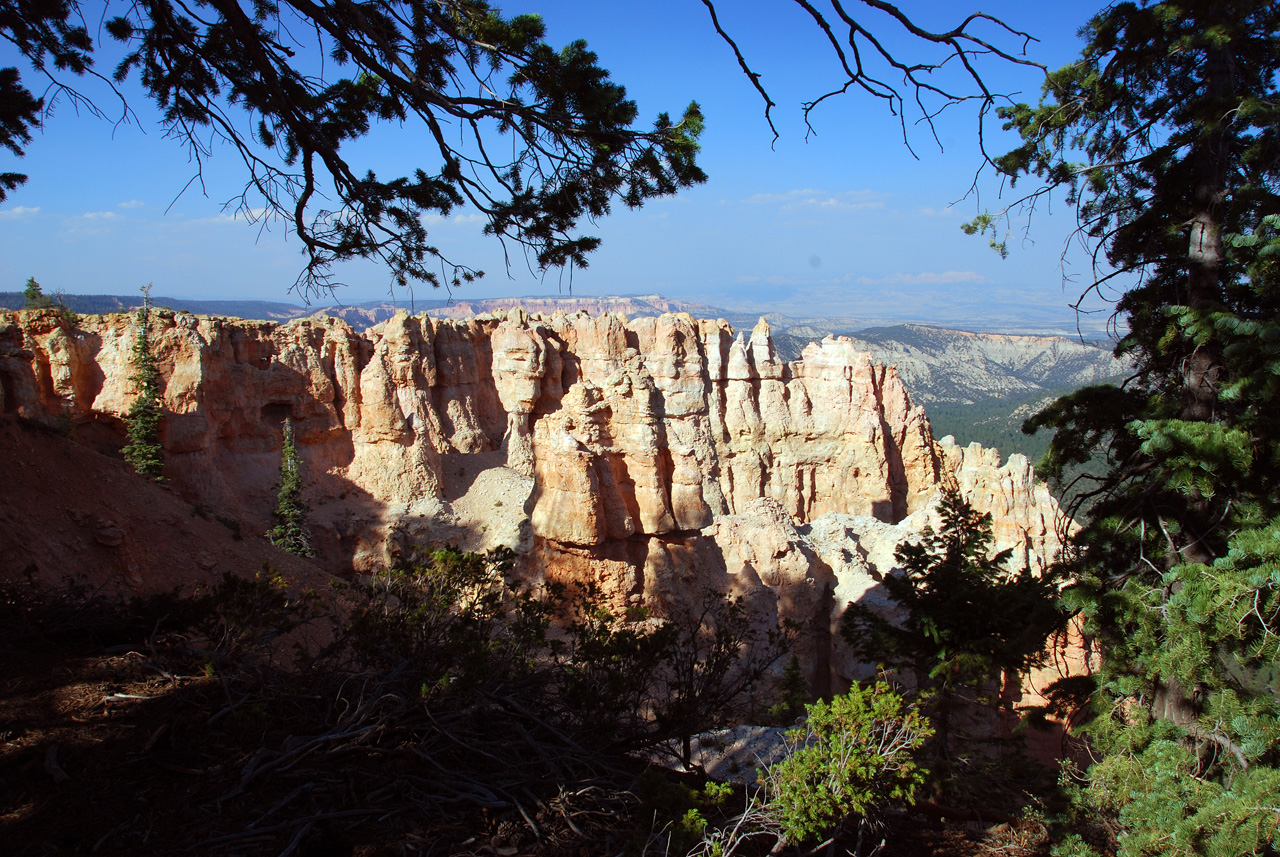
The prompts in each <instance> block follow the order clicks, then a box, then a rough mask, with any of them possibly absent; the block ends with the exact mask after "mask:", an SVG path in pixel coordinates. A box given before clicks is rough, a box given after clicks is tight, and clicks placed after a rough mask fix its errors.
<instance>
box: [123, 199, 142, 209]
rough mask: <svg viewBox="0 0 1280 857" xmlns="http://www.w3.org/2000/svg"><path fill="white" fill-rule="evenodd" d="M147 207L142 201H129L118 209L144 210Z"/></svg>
mask: <svg viewBox="0 0 1280 857" xmlns="http://www.w3.org/2000/svg"><path fill="white" fill-rule="evenodd" d="M145 205H146V203H145V202H143V201H142V200H140V199H129V200H125V201H124V202H122V203H119V204H118V205H116V208H142V207H144V206H145Z"/></svg>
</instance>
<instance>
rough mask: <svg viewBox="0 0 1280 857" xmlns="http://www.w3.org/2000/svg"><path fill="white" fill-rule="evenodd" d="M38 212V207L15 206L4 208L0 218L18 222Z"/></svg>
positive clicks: (0, 212)
mask: <svg viewBox="0 0 1280 857" xmlns="http://www.w3.org/2000/svg"><path fill="white" fill-rule="evenodd" d="M39 210H40V206H38V205H37V206H28V205H15V206H14V207H13V208H6V209H5V210H4V211H0V218H3V219H5V220H18V219H19V218H22V217H30V216H31V215H33V214H35V213H36V212H37V211H39Z"/></svg>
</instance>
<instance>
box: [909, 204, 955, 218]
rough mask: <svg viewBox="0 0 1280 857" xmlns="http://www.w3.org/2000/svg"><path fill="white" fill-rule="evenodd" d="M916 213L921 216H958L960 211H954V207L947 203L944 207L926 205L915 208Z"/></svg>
mask: <svg viewBox="0 0 1280 857" xmlns="http://www.w3.org/2000/svg"><path fill="white" fill-rule="evenodd" d="M916 214H918V215H920V216H921V217H959V216H960V212H958V211H956V210H955V208H954V207H953V206H950V205H948V206H947V207H946V208H934V207H933V206H930V205H926V206H925V207H923V208H920V209H917V210H916Z"/></svg>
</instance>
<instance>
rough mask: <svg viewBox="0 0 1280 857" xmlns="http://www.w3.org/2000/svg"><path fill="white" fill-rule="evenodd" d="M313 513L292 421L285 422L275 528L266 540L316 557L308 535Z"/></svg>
mask: <svg viewBox="0 0 1280 857" xmlns="http://www.w3.org/2000/svg"><path fill="white" fill-rule="evenodd" d="M309 511H310V509H309V508H308V507H307V504H306V502H305V501H304V500H303V499H302V460H301V459H300V458H299V457H298V447H297V445H296V444H295V443H294V439H293V420H291V419H288V418H286V419H285V421H284V440H283V442H282V443H281V447H280V485H279V494H278V495H277V501H276V510H275V512H274V513H273V514H274V515H275V519H276V525H275V526H274V527H272V528H271V529H270V530H268V531H267V538H268V539H270V541H271V543H272V544H273V545H275V546H276V547H278V548H281V549H283V550H287V551H288V552H289V553H291V554H296V555H298V556H314V554H315V551H314V550H313V549H312V547H311V534H310V533H309V532H308V531H307V527H306V518H307V512H309Z"/></svg>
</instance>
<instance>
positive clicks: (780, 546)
mask: <svg viewBox="0 0 1280 857" xmlns="http://www.w3.org/2000/svg"><path fill="white" fill-rule="evenodd" d="M137 335H138V327H137V324H136V322H135V320H134V318H133V316H130V315H114V316H88V317H85V318H83V319H81V320H80V321H79V322H78V324H75V325H72V324H68V323H66V321H65V320H63V319H62V317H61V316H60V315H59V314H57V313H56V312H18V313H13V312H0V404H2V406H3V407H2V410H3V412H4V413H10V414H17V415H21V416H24V417H29V418H32V419H36V420H44V421H50V420H64V421H67V422H68V423H69V424H71V425H72V426H73V427H74V431H75V432H76V435H77V437H79V438H80V439H81V440H82V441H83V442H85V443H87V444H90V445H94V446H96V447H97V448H99V449H100V450H105V451H108V452H111V453H113V454H114V451H115V450H116V449H118V447H119V444H120V438H121V417H122V416H123V415H124V414H125V413H126V412H127V410H128V408H129V406H130V405H131V404H132V401H133V398H134V396H135V395H136V392H135V391H134V389H133V386H132V384H131V382H130V380H129V379H130V375H131V374H132V369H131V363H130V355H131V349H132V347H133V344H134V342H135V338H136V336H137ZM151 344H152V349H153V351H154V353H155V354H156V356H157V358H158V360H159V365H160V369H161V373H162V375H163V377H164V381H165V391H164V408H165V412H166V419H165V424H164V430H163V438H162V440H163V444H164V447H165V453H166V479H167V480H168V481H169V483H170V484H172V485H173V486H174V487H175V488H176V490H178V491H179V492H181V494H182V495H183V496H184V497H186V498H187V499H188V500H190V501H192V502H194V503H197V504H199V505H200V506H203V507H208V508H216V509H218V510H219V513H220V514H222V515H225V516H227V517H229V518H233V519H235V520H237V521H240V522H241V523H242V524H243V526H244V531H245V532H246V533H248V534H254V533H260V532H263V531H264V530H265V529H266V528H267V526H269V523H270V521H269V514H270V510H271V508H272V506H273V501H274V485H275V481H276V476H277V474H276V470H277V467H278V462H279V446H280V423H281V422H282V421H283V420H284V419H285V418H286V417H290V418H292V420H293V421H294V424H295V429H296V436H297V441H298V444H299V448H300V450H301V454H302V457H303V459H304V462H305V466H306V468H307V473H308V476H309V484H308V488H307V492H306V496H307V499H308V501H309V502H310V503H311V504H312V507H313V513H312V527H313V530H314V531H315V535H316V542H317V544H318V546H319V548H320V550H321V555H322V558H323V559H324V560H325V561H326V562H328V563H329V564H330V565H331V566H334V567H338V566H341V567H346V568H352V569H355V570H357V571H371V570H374V569H376V568H378V567H380V566H382V565H385V564H386V563H387V562H389V561H395V560H397V559H398V558H405V557H407V556H408V555H409V554H410V553H411V552H412V551H413V549H414V547H415V545H419V544H429V543H432V542H440V541H447V542H453V543H456V544H459V545H461V546H463V547H465V548H468V549H484V548H487V547H491V546H494V545H498V544H505V545H508V546H510V547H513V548H516V549H517V550H519V551H520V552H521V555H522V559H521V568H522V569H523V571H524V573H525V574H527V575H530V576H538V575H542V576H545V577H547V578H552V579H560V580H571V581H579V582H587V581H591V582H594V583H596V584H597V585H598V586H599V587H600V589H601V591H602V592H604V593H605V594H606V597H607V598H608V599H609V600H610V603H612V604H614V605H616V606H618V607H625V606H630V605H637V604H645V605H646V606H650V607H652V608H654V609H666V608H672V607H673V606H674V605H677V604H679V603H680V602H681V600H682V599H683V600H685V601H687V600H688V599H689V598H692V597H696V593H697V592H698V591H699V590H700V589H702V588H705V587H706V586H709V585H710V586H719V587H726V586H727V587H729V588H731V589H733V590H735V591H738V592H740V593H742V594H744V595H747V596H749V597H750V598H751V599H752V603H753V604H754V605H756V606H755V607H754V608H753V609H758V610H765V611H773V618H774V619H776V618H778V616H782V617H784V618H791V619H793V620H795V621H797V622H798V623H799V624H800V625H801V626H802V627H803V628H805V629H806V634H807V635H808V637H807V639H808V640H809V641H810V642H809V645H811V646H812V656H811V658H810V659H809V660H810V663H811V665H812V666H813V667H814V675H815V682H816V684H817V686H822V685H823V682H824V681H825V679H823V678H822V677H823V676H828V675H833V676H834V678H835V680H836V681H845V680H848V679H849V678H851V677H853V675H854V673H855V672H856V665H853V664H849V663H845V662H844V661H842V658H843V655H841V653H840V651H839V647H838V646H835V647H833V645H832V643H831V640H832V630H833V627H834V623H835V622H836V621H837V620H838V617H839V614H840V612H841V611H842V610H843V607H844V605H845V604H847V603H848V602H849V601H850V600H855V599H860V598H871V599H873V600H874V599H875V598H876V597H877V592H876V585H875V584H876V582H877V579H882V578H883V576H884V575H885V574H888V573H891V569H892V555H893V550H894V548H895V547H896V545H897V544H898V543H899V542H900V541H901V540H902V539H903V538H906V537H908V536H909V535H910V534H911V533H914V532H918V531H919V530H920V529H921V528H922V527H923V526H924V524H925V522H927V520H928V515H929V511H928V510H929V506H930V502H931V500H932V499H933V498H934V497H935V496H936V495H937V493H938V490H939V488H940V486H941V485H942V484H943V482H944V481H947V480H954V482H955V484H957V485H958V486H959V488H960V490H961V493H962V494H964V495H965V496H966V497H968V498H969V499H970V500H971V501H972V502H973V503H974V505H975V506H976V507H977V508H978V509H979V510H981V511H990V512H991V513H992V515H993V518H994V520H995V531H996V537H997V545H998V546H999V547H1001V548H1005V547H1012V548H1014V549H1015V551H1016V556H1015V559H1016V562H1017V563H1018V564H1019V565H1021V566H1029V567H1031V568H1034V569H1037V570H1038V569H1042V568H1043V567H1044V564H1045V562H1047V561H1048V560H1050V559H1051V558H1052V556H1053V553H1054V551H1055V550H1056V549H1057V546H1058V541H1057V539H1058V535H1057V531H1056V529H1055V519H1056V516H1057V515H1058V511H1057V507H1056V505H1055V504H1054V502H1053V500H1052V498H1051V497H1050V496H1049V495H1048V493H1047V490H1046V489H1045V488H1044V486H1042V485H1040V484H1039V483H1037V482H1036V481H1035V479H1034V474H1033V472H1032V470H1031V468H1030V465H1029V464H1028V463H1027V461H1026V459H1025V458H1024V457H1022V456H1016V455H1015V456H1012V457H1011V458H1010V460H1009V461H1008V462H1006V463H1005V464H1003V465H1001V463H1000V461H999V457H998V454H997V453H995V452H994V451H988V450H982V449H981V448H980V447H976V446H971V447H969V448H967V449H960V448H959V447H957V446H955V444H954V442H950V443H949V442H947V441H946V440H945V439H944V441H942V442H935V441H934V439H933V437H932V433H931V430H930V428H929V423H928V420H927V419H926V417H925V414H924V412H923V410H922V409H920V408H919V407H916V406H914V405H913V404H912V401H911V398H910V396H909V395H908V393H907V390H906V388H905V387H904V386H903V384H902V382H901V381H900V379H899V377H898V375H897V373H896V371H895V370H894V369H893V368H892V367H887V366H884V365H882V364H880V363H877V362H875V361H873V360H872V359H871V358H870V357H869V356H868V355H867V354H865V353H863V352H860V351H858V350H857V348H856V347H855V346H854V344H853V343H852V342H851V341H850V340H848V339H845V338H839V339H836V338H831V337H828V338H826V339H824V340H823V341H821V342H816V343H812V344H810V345H809V346H808V347H807V348H805V349H804V352H803V359H802V360H800V361H796V362H793V363H787V362H785V361H783V360H781V359H780V358H779V357H778V354H777V351H776V349H775V348H774V346H773V341H772V339H771V336H770V331H769V326H768V324H767V323H766V322H765V321H764V320H763V319H762V320H761V321H760V323H759V324H757V325H756V327H755V329H754V330H752V331H751V334H750V336H745V335H742V334H737V335H735V333H734V331H733V330H732V329H731V328H730V327H729V325H728V324H727V323H726V322H724V321H723V320H721V321H712V320H705V319H704V320H695V319H694V318H692V317H691V316H689V315H686V314H681V313H677V314H668V315H663V316H660V317H656V318H654V317H650V318H639V319H635V320H632V321H629V320H628V319H627V318H626V317H625V316H622V315H620V314H612V315H601V316H597V317H591V316H588V315H586V314H582V313H579V314H576V315H571V316H567V315H564V314H563V313H556V314H555V315H552V316H550V317H545V316H531V315H528V314H526V313H525V312H523V311H522V310H519V309H515V310H512V311H511V312H509V313H506V312H499V313H496V314H494V315H485V316H477V317H474V318H469V319H465V320H458V321H451V320H445V319H433V318H429V317H426V316H409V315H407V314H404V313H400V314H398V315H396V316H394V317H392V318H391V319H389V320H388V321H386V322H384V323H382V324H380V325H377V326H375V327H373V328H371V329H370V330H368V331H367V332H366V333H365V334H357V333H355V332H354V331H353V330H352V329H351V328H350V327H349V326H348V325H347V324H345V323H344V322H342V321H339V320H336V319H332V318H328V319H306V320H299V321H294V322H291V323H288V324H285V325H277V324H274V323H266V322H246V321H238V320H229V319H222V318H209V317H197V316H192V315H188V314H174V313H171V312H167V311H158V312H156V313H155V314H154V316H153V322H152V338H151ZM108 529H109V528H108ZM126 537H127V536H126ZM111 538H114V536H112V537H111ZM833 651H834V654H832V652H833Z"/></svg>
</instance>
